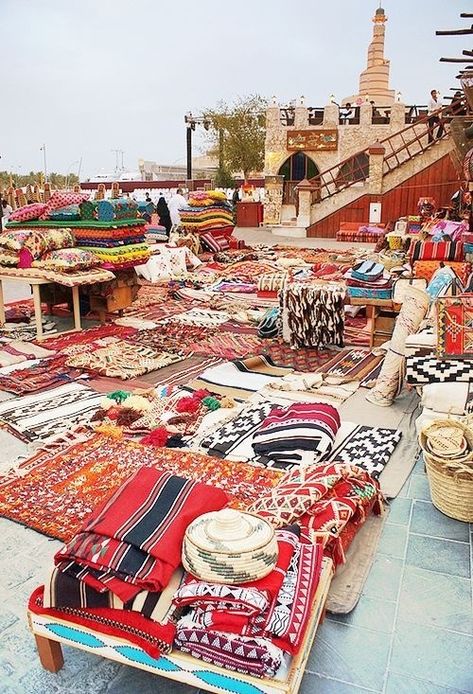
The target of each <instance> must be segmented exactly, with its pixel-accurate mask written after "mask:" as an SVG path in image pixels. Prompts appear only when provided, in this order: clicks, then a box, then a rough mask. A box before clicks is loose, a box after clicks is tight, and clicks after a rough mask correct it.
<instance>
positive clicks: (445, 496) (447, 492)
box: [419, 420, 473, 523]
mask: <svg viewBox="0 0 473 694" xmlns="http://www.w3.org/2000/svg"><path fill="white" fill-rule="evenodd" d="M419 440H420V445H421V447H422V449H423V451H424V460H425V467H426V470H427V477H428V479H429V485H430V493H431V496H432V503H433V504H434V506H436V507H437V508H438V509H439V511H442V513H445V515H446V516H449V517H450V518H455V519H456V520H459V521H464V522H466V523H472V522H473V430H472V429H471V427H470V425H469V424H468V423H466V424H465V423H463V422H457V421H455V420H436V421H435V422H433V423H432V424H430V425H429V426H427V427H425V428H424V429H423V430H422V431H421V433H420V436H419ZM465 441H466V443H467V447H466V450H465V448H464V446H465ZM432 448H434V449H435V451H436V454H432V452H431V450H432Z"/></svg>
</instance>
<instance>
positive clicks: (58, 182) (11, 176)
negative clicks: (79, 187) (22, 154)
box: [0, 171, 79, 189]
mask: <svg viewBox="0 0 473 694" xmlns="http://www.w3.org/2000/svg"><path fill="white" fill-rule="evenodd" d="M10 180H12V181H13V185H14V187H15V188H24V187H25V186H27V185H28V183H29V184H30V185H32V186H33V185H35V184H38V185H39V184H40V183H41V184H42V183H44V173H43V172H42V171H30V172H29V173H28V174H16V173H13V172H10V171H0V185H1V187H2V188H3V189H5V188H8V186H9V185H10ZM48 181H49V183H50V184H51V187H52V188H66V187H67V188H72V186H74V185H75V184H76V183H79V179H78V177H77V176H76V175H75V174H72V173H71V174H67V175H64V174H59V173H55V172H52V173H50V174H49V175H48Z"/></svg>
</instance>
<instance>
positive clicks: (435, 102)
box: [427, 89, 445, 144]
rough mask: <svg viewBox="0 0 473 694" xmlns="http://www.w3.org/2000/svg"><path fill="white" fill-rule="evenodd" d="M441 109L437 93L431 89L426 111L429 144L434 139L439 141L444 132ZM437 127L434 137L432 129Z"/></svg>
mask: <svg viewBox="0 0 473 694" xmlns="http://www.w3.org/2000/svg"><path fill="white" fill-rule="evenodd" d="M441 109H442V102H441V100H440V99H439V93H438V91H437V90H436V89H432V91H431V92H430V101H429V108H428V111H427V115H428V121H427V122H428V124H429V136H428V137H429V144H430V143H431V142H433V141H434V140H435V139H437V140H440V138H441V137H442V135H443V134H444V132H445V128H444V127H443V123H442V116H441V114H440V111H441ZM437 125H438V130H437V136H436V137H434V129H435V127H436V126H437Z"/></svg>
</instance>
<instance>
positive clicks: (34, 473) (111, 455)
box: [0, 396, 281, 541]
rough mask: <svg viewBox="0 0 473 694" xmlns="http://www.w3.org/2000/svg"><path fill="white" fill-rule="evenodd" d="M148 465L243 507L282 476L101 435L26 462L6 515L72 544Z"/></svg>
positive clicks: (14, 481)
mask: <svg viewBox="0 0 473 694" xmlns="http://www.w3.org/2000/svg"><path fill="white" fill-rule="evenodd" d="M101 397H102V396H99V398H101ZM143 465H152V466H155V467H156V468H158V469H160V470H165V471H168V472H172V473H173V474H176V475H185V476H186V477H187V478H189V479H193V480H197V481H201V482H205V483H207V484H210V485H212V486H215V487H219V488H220V489H222V490H223V491H225V493H226V494H227V495H228V496H229V497H230V498H231V500H232V501H231V505H232V506H234V507H237V508H246V507H247V506H248V505H249V504H251V503H252V502H253V501H254V500H255V499H257V498H258V497H259V496H260V495H261V494H262V493H263V492H264V491H265V490H266V489H268V488H271V487H273V486H275V485H276V484H277V483H278V481H279V480H280V478H281V473H280V472H277V471H276V470H266V469H264V468H261V467H254V466H252V465H249V464H247V465H241V464H240V463H232V462H230V461H221V460H216V459H215V458H211V457H209V456H205V455H201V454H199V453H193V452H190V451H186V450H185V449H178V450H177V449H170V448H162V449H156V448H153V447H151V446H149V447H148V446H142V445H141V444H139V443H136V442H134V441H127V440H118V439H113V438H110V437H108V436H100V435H98V434H95V435H93V436H91V437H90V438H89V439H88V440H87V442H86V443H83V442H79V443H75V444H73V445H72V446H70V447H68V448H67V449H66V450H60V451H59V452H58V453H52V454H51V453H48V452H46V453H45V452H39V453H37V454H36V455H34V456H33V457H32V458H30V459H29V460H27V461H25V463H24V464H23V465H22V474H21V476H20V477H11V478H10V479H9V480H8V482H7V483H5V484H4V485H2V486H1V487H0V515H2V516H4V517H6V518H9V519H10V520H14V521H16V522H19V523H22V524H23V525H26V526H27V527H29V528H33V529H34V530H37V531H38V532H40V533H43V534H45V535H49V536H50V537H54V538H57V539H59V540H65V541H68V540H70V539H71V537H72V536H73V535H74V534H75V533H76V532H78V530H79V528H80V526H81V525H82V523H83V521H84V520H85V519H86V518H87V517H88V516H89V515H90V513H91V512H92V511H93V509H94V508H95V507H96V506H98V504H100V503H101V502H103V501H104V500H105V499H107V498H108V497H109V496H110V494H111V493H113V492H114V491H115V490H116V489H117V488H118V487H119V486H120V485H121V484H122V483H123V482H125V481H126V480H127V479H128V478H129V477H130V475H132V474H133V473H134V472H135V471H136V470H138V469H139V468H140V467H142V466H143ZM71 509H74V513H71Z"/></svg>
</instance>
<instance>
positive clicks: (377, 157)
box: [368, 142, 386, 195]
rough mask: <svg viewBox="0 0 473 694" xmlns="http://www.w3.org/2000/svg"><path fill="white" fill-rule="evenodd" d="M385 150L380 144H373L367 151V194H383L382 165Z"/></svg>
mask: <svg viewBox="0 0 473 694" xmlns="http://www.w3.org/2000/svg"><path fill="white" fill-rule="evenodd" d="M385 152H386V150H385V148H384V147H383V145H382V144H380V143H379V142H375V143H374V144H373V145H371V147H370V148H369V149H368V154H369V157H370V164H369V166H370V168H369V180H368V183H369V192H370V193H371V194H372V195H380V194H381V193H382V192H383V164H384V154H385Z"/></svg>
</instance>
